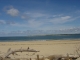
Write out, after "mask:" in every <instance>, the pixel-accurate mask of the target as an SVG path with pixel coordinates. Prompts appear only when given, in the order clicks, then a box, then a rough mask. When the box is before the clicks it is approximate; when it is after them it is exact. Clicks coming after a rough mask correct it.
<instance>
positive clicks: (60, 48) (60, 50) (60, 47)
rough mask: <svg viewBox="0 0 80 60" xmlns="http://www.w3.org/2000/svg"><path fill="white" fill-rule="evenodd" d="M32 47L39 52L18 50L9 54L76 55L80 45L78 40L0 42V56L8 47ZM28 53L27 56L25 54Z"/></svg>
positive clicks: (22, 55) (17, 56) (23, 56)
mask: <svg viewBox="0 0 80 60" xmlns="http://www.w3.org/2000/svg"><path fill="white" fill-rule="evenodd" d="M28 47H29V49H34V50H37V51H40V52H37V53H34V52H33V53H32V52H22V53H21V52H20V53H17V54H18V55H10V56H9V57H11V58H14V57H15V58H26V57H30V58H35V57H36V55H37V54H38V55H40V57H43V56H44V57H47V56H50V55H66V54H73V55H77V53H76V49H77V48H79V47H80V40H54V41H53V40H52V41H21V42H0V56H3V55H5V54H6V53H7V51H8V49H9V48H11V50H16V49H27V48H28ZM27 55H29V56H27Z"/></svg>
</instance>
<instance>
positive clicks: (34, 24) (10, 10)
mask: <svg viewBox="0 0 80 60" xmlns="http://www.w3.org/2000/svg"><path fill="white" fill-rule="evenodd" d="M71 33H73V34H74V33H80V0H0V36H16V35H17V36H21V35H34V34H71Z"/></svg>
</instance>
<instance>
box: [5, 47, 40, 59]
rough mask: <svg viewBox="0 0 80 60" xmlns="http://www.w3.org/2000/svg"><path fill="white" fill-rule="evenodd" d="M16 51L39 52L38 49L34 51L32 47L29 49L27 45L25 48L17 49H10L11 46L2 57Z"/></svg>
mask: <svg viewBox="0 0 80 60" xmlns="http://www.w3.org/2000/svg"><path fill="white" fill-rule="evenodd" d="M16 52H39V51H36V50H34V49H29V47H28V48H27V49H22V48H21V49H17V50H11V48H9V49H8V52H7V53H6V54H5V55H4V58H7V57H9V55H11V54H13V55H14V54H15V53H16Z"/></svg>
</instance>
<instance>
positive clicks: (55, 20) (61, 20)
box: [50, 16, 71, 24]
mask: <svg viewBox="0 0 80 60" xmlns="http://www.w3.org/2000/svg"><path fill="white" fill-rule="evenodd" d="M70 19H71V16H62V17H56V18H51V19H50V22H51V23H54V24H59V23H66V22H69V21H70Z"/></svg>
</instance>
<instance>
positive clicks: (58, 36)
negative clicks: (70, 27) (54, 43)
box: [0, 34, 80, 42]
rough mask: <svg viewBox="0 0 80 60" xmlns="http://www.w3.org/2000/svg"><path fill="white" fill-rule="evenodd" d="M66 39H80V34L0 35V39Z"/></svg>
mask: <svg viewBox="0 0 80 60" xmlns="http://www.w3.org/2000/svg"><path fill="white" fill-rule="evenodd" d="M64 39H65V40H66V39H80V34H56V35H42V36H16V37H0V41H5V42H6V41H33V40H64Z"/></svg>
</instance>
